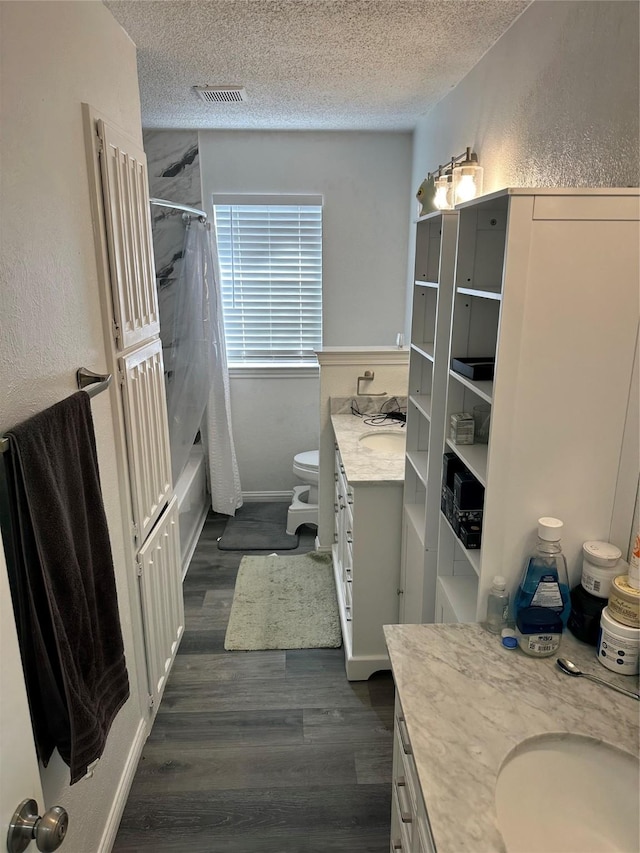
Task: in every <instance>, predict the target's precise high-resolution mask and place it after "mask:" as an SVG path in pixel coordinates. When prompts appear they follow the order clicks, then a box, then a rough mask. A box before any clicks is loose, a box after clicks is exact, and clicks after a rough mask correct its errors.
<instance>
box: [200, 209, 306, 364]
mask: <svg viewBox="0 0 640 853" xmlns="http://www.w3.org/2000/svg"><path fill="white" fill-rule="evenodd" d="M317 200H318V201H320V199H317ZM252 201H255V198H252ZM214 213H215V223H216V236H217V244H218V254H219V258H220V273H221V279H222V281H221V288H222V301H223V308H224V324H225V337H226V341H227V358H228V361H229V363H230V364H236V365H237V364H257V363H258V362H265V363H278V362H281V363H282V362H287V363H292V362H293V363H305V362H306V363H308V362H314V363H315V355H314V350H316V349H318V348H319V347H320V346H321V344H322V205H321V204H307V203H305V204H295V203H291V202H290V200H289V199H288V200H287V201H286V203H284V202H280V201H278V202H276V203H273V200H272V199H270V200H269V203H268V204H260V203H251V204H248V203H241V204H221V203H219V202H218V200H217V199H216V197H214Z"/></svg>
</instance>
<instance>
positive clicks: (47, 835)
mask: <svg viewBox="0 0 640 853" xmlns="http://www.w3.org/2000/svg"><path fill="white" fill-rule="evenodd" d="M68 826H69V815H68V814H67V812H66V811H65V810H64V809H63V808H62V806H53V807H52V808H50V809H49V810H48V811H46V812H45V813H44V814H43V815H42V817H40V815H39V814H38V804H37V803H36V801H35V800H23V801H22V802H21V803H20V805H19V806H18V808H17V809H16V810H15V812H14V813H13V817H12V818H11V823H10V824H9V831H8V832H7V850H8V853H22V851H23V850H26V849H27V847H28V846H29V844H30V843H31V841H33V840H35V842H36V847H37V848H38V850H40V851H42V853H53V851H54V850H57V849H58V847H60V845H61V844H62V842H63V841H64V839H65V835H66V834H67V828H68Z"/></svg>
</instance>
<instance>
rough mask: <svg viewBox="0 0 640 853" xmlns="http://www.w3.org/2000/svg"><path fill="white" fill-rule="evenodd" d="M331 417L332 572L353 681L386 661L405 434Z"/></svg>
mask: <svg viewBox="0 0 640 853" xmlns="http://www.w3.org/2000/svg"><path fill="white" fill-rule="evenodd" d="M331 423H332V426H333V430H334V436H335V471H334V542H333V546H332V556H333V571H334V577H335V583H336V593H337V597H338V605H339V610H340V622H341V626H342V637H343V644H344V654H345V669H346V673H347V678H348V679H349V680H350V681H360V680H364V679H367V678H369V676H370V675H372V674H373V673H374V672H376V671H377V670H380V669H389V667H390V664H389V657H388V654H387V648H386V644H385V639H384V632H383V625H385V624H387V623H392V622H397V621H398V584H399V578H400V537H401V524H402V487H403V482H404V448H403V444H404V441H403V438H404V434H405V433H404V426H401V425H400V424H397V423H395V424H394V423H391V424H389V422H387V423H386V424H384V425H383V426H375V427H374V426H370V425H367V424H366V423H365V420H364V419H363V418H359V417H356V416H354V415H351V414H334V415H332V416H331ZM371 439H373V441H372V442H371ZM396 441H397V442H400V447H399V448H397V449H396V448H394V447H393V443H394V442H396ZM370 443H373V444H379V445H380V446H379V447H371V446H368V444H370Z"/></svg>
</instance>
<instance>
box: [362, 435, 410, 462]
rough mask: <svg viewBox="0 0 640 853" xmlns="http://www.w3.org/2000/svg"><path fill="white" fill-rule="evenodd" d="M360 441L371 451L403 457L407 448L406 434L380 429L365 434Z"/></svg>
mask: <svg viewBox="0 0 640 853" xmlns="http://www.w3.org/2000/svg"><path fill="white" fill-rule="evenodd" d="M358 441H359V442H360V444H362V446H363V447H368V448H369V450H377V451H378V452H379V453H393V454H394V455H396V456H402V455H403V454H404V449H405V446H406V433H405V432H395V431H392V430H389V429H380V430H377V431H376V432H365V434H364V435H361V436H360V438H359V439H358Z"/></svg>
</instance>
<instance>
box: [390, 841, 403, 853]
mask: <svg viewBox="0 0 640 853" xmlns="http://www.w3.org/2000/svg"><path fill="white" fill-rule="evenodd" d="M396 850H399V851H400V853H402V841H399V840H396V839H392V840H391V853H396Z"/></svg>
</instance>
